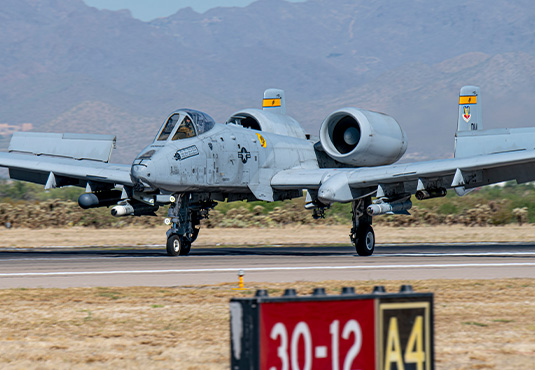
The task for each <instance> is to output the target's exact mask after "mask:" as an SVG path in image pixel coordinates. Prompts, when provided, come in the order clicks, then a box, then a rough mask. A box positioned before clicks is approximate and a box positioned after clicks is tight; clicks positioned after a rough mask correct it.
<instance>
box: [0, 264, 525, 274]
mask: <svg viewBox="0 0 535 370" xmlns="http://www.w3.org/2000/svg"><path fill="white" fill-rule="evenodd" d="M513 266H517V267H520V266H535V262H518V263H459V264H456V263H448V264H425V265H375V266H289V267H251V268H247V267H235V268H215V269H167V270H124V271H120V270H119V271H55V272H20V273H19V272H12V273H0V277H24V276H71V275H118V274H167V273H199V272H235V271H237V270H243V271H246V272H262V271H291V270H295V271H300V270H381V269H410V268H411V269H422V268H449V267H513Z"/></svg>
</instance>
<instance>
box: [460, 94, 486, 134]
mask: <svg viewBox="0 0 535 370" xmlns="http://www.w3.org/2000/svg"><path fill="white" fill-rule="evenodd" d="M481 129H483V120H482V119H481V95H480V92H479V87H477V86H463V87H462V88H461V91H460V92H459V117H458V118H457V131H474V130H481Z"/></svg>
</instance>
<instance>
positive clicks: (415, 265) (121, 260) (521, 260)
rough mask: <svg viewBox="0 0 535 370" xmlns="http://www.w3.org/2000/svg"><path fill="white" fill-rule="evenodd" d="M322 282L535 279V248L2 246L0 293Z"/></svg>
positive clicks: (525, 246)
mask: <svg viewBox="0 0 535 370" xmlns="http://www.w3.org/2000/svg"><path fill="white" fill-rule="evenodd" d="M240 270H243V271H244V273H245V277H244V279H245V284H246V286H247V283H248V282H293V281H321V280H421V279H492V278H535V244H527V243H522V244H516V243H511V244H461V243H459V244H417V245H407V244H401V245H378V246H377V247H376V250H375V253H374V255H373V256H371V257H359V256H358V255H356V254H355V251H354V249H353V248H352V247H350V246H296V245H292V246H265V247H199V248H195V246H194V247H193V248H192V251H191V253H190V255H189V256H186V257H168V256H167V255H166V254H165V251H164V249H163V246H162V247H160V248H154V247H147V248H145V249H139V248H136V249H118V248H117V249H114V248H113V247H112V248H106V249H87V248H86V249H81V248H44V249H27V250H20V249H0V288H36V287H55V288H66V287H94V286H187V285H202V284H218V283H236V284H237V281H238V273H239V271H240Z"/></svg>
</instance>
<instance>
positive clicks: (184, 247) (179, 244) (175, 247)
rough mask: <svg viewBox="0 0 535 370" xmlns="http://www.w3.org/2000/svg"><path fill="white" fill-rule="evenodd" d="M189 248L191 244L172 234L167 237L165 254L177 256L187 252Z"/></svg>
mask: <svg viewBox="0 0 535 370" xmlns="http://www.w3.org/2000/svg"><path fill="white" fill-rule="evenodd" d="M190 249H191V244H190V243H187V242H185V240H184V238H183V237H182V236H180V235H177V234H173V235H171V236H169V238H167V254H168V255H170V256H178V255H181V256H183V255H185V254H188V253H189V251H190Z"/></svg>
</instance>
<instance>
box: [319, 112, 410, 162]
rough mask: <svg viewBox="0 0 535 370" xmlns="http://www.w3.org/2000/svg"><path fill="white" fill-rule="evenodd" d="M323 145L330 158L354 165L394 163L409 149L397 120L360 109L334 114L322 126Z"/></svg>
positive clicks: (321, 138) (321, 140) (321, 137)
mask: <svg viewBox="0 0 535 370" xmlns="http://www.w3.org/2000/svg"><path fill="white" fill-rule="evenodd" d="M320 142H321V145H322V147H323V149H324V150H325V152H326V153H327V155H329V157H331V158H333V159H334V160H336V161H338V162H340V163H344V164H348V165H351V166H362V167H372V166H382V165H388V164H392V163H394V162H396V161H397V160H399V159H400V158H401V156H403V154H405V151H406V150H407V138H406V136H405V132H403V130H402V129H401V126H400V125H399V124H398V123H397V122H396V120H395V119H394V118H392V117H390V116H388V115H386V114H383V113H377V112H372V111H368V110H365V109H359V108H343V109H339V110H337V111H335V112H333V113H331V114H330V115H329V116H328V117H327V118H326V119H325V120H324V121H323V123H322V124H321V128H320Z"/></svg>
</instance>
